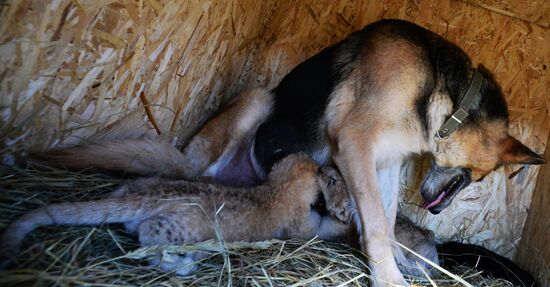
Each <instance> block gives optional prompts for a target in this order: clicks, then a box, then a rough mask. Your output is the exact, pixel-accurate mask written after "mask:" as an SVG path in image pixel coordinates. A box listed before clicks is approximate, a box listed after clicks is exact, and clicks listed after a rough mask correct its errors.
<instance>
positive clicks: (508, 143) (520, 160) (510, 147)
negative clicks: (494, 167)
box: [499, 136, 546, 164]
mask: <svg viewBox="0 0 550 287" xmlns="http://www.w3.org/2000/svg"><path fill="white" fill-rule="evenodd" d="M499 148H500V162H501V163H503V164H543V163H545V162H546V160H545V159H544V158H543V157H542V156H540V155H538V154H536V153H535V152H534V151H532V150H531V149H529V148H528V147H526V146H525V145H524V144H522V143H521V142H520V141H518V140H517V139H515V138H514V137H512V136H507V137H506V138H505V139H503V140H502V141H501V142H500V145H499Z"/></svg>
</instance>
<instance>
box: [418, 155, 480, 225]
mask: <svg viewBox="0 0 550 287" xmlns="http://www.w3.org/2000/svg"><path fill="white" fill-rule="evenodd" d="M471 182H472V177H471V173H470V170H469V169H467V168H462V167H442V166H439V165H437V164H436V163H435V162H433V163H432V167H431V168H430V170H429V171H428V174H427V175H426V177H425V178H424V181H423V182H422V186H421V187H420V193H421V194H422V198H423V199H424V201H425V202H424V204H422V207H423V208H425V209H428V210H429V211H430V212H431V213H433V214H438V213H440V212H441V211H442V210H443V209H445V208H446V207H447V206H449V204H451V202H452V201H453V199H454V197H455V196H456V195H457V194H458V192H460V191H461V190H463V189H464V188H465V187H466V186H468V185H469V184H470V183H471Z"/></svg>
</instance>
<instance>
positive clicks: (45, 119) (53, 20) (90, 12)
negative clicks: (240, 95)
mask: <svg viewBox="0 0 550 287" xmlns="http://www.w3.org/2000/svg"><path fill="white" fill-rule="evenodd" d="M273 3H274V2H268V1H255V0H235V1H233V0H229V1H219V0H212V1H199V0H195V1H178V0H162V1H159V0H139V1H133V0H126V1H113V0H102V1H83V0H78V1H77V0H72V1H71V0H55V1H38V0H35V1H31V0H13V1H7V2H6V3H3V4H2V5H0V9H1V10H0V19H2V20H1V21H0V71H1V72H0V94H1V99H0V105H1V106H0V115H1V123H2V132H1V133H0V136H1V143H0V147H2V146H9V147H7V148H6V147H4V148H3V149H0V150H3V151H4V152H5V151H7V150H13V149H15V148H22V147H24V148H28V147H32V148H35V149H39V148H46V147H51V146H53V145H60V144H74V143H76V142H79V141H80V140H82V139H92V140H95V139H100V138H120V137H137V136H142V135H144V134H145V135H156V134H157V133H160V134H162V136H163V137H165V138H168V139H170V140H173V141H177V140H178V139H179V138H177V136H178V135H180V138H181V135H189V134H190V131H191V130H193V129H195V128H197V127H198V126H199V125H200V124H201V122H203V121H204V120H206V119H207V118H208V117H209V116H210V115H211V114H212V113H213V112H214V111H215V110H217V108H218V105H219V103H220V101H222V100H224V97H226V98H227V97H229V96H231V95H233V94H234V93H235V90H236V89H238V88H239V87H238V86H239V83H240V79H241V78H242V77H244V76H245V74H246V68H247V67H248V65H249V64H250V62H251V59H252V57H253V55H254V53H253V52H254V48H255V46H256V43H255V39H256V38H257V36H258V34H259V33H260V32H261V29H262V27H264V26H265V25H264V22H265V21H267V18H268V16H269V14H270V11H272V6H273V5H272V4H273Z"/></svg>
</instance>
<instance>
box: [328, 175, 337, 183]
mask: <svg viewBox="0 0 550 287" xmlns="http://www.w3.org/2000/svg"><path fill="white" fill-rule="evenodd" d="M328 184H330V185H335V184H336V179H335V178H334V177H331V178H330V179H329V181H328Z"/></svg>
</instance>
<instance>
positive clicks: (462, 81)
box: [42, 20, 544, 286]
mask: <svg viewBox="0 0 550 287" xmlns="http://www.w3.org/2000/svg"><path fill="white" fill-rule="evenodd" d="M300 151H302V152H306V153H307V154H309V155H310V156H311V157H312V158H313V159H314V160H315V161H316V162H317V163H318V164H319V165H329V164H334V165H336V167H337V168H338V169H339V170H340V172H341V173H342V174H343V176H344V180H345V182H346V185H347V186H348V188H349V190H350V192H351V194H352V195H353V198H354V200H355V204H356V206H357V209H358V216H357V217H358V218H357V219H356V221H357V223H358V226H359V229H360V230H359V232H360V234H361V240H360V241H361V247H362V249H363V251H365V252H366V253H367V254H368V255H369V256H370V267H371V272H372V274H373V275H374V277H375V278H376V279H373V283H374V284H377V285H378V286H387V285H392V284H398V285H407V283H406V282H405V280H404V279H403V276H402V274H401V272H400V271H399V270H398V267H397V264H396V259H397V260H398V261H401V260H403V255H402V252H401V250H400V249H399V248H394V249H392V246H391V244H390V242H391V241H392V240H393V239H394V238H395V237H394V234H393V230H394V224H395V218H396V212H397V200H398V189H399V184H398V178H399V169H400V165H401V163H402V161H403V160H404V158H405V157H406V156H407V155H409V154H411V153H422V152H426V153H431V154H432V155H433V156H434V162H433V166H432V168H431V169H430V171H429V172H428V174H427V176H426V177H425V179H424V182H423V184H422V186H421V193H422V196H423V198H424V200H425V201H426V203H425V204H424V207H425V208H427V209H429V211H430V212H432V213H434V214H436V213H439V212H440V211H442V210H443V209H444V208H445V207H447V206H448V205H449V204H450V203H451V201H452V200H453V198H454V197H455V196H456V195H457V193H458V192H459V191H460V190H462V189H464V188H465V187H466V186H468V185H469V184H470V183H471V182H473V181H479V180H481V179H482V178H483V177H484V176H485V175H486V174H488V173H489V172H491V171H492V170H494V169H495V168H497V167H499V166H500V165H503V164H541V163H543V162H544V159H543V158H542V157H541V156H539V155H537V154H536V153H534V152H533V151H531V150H530V149H529V148H527V147H526V146H524V145H523V144H522V143H520V142H519V141H518V140H516V139H515V138H513V137H511V136H509V135H508V111H507V106H506V102H505V100H504V97H503V95H502V92H501V90H500V88H499V86H498V84H497V83H496V82H495V80H494V78H493V76H492V75H491V73H490V72H489V71H488V70H487V69H486V68H484V67H483V66H481V65H479V66H477V67H475V66H474V65H473V64H472V61H471V60H470V58H469V57H468V56H467V55H466V54H465V53H464V52H463V51H462V50H461V49H460V48H459V47H457V46H456V45H454V44H452V43H450V42H448V41H446V40H445V39H443V38H441V37H440V36H438V35H436V34H434V33H433V32H430V31H428V30H426V29H423V28H421V27H419V26H417V25H415V24H412V23H409V22H406V21H401V20H382V21H378V22H375V23H372V24H370V25H368V26H366V27H365V28H363V29H362V30H360V31H357V32H355V33H353V34H351V35H350V36H349V37H347V38H346V39H344V40H343V41H341V42H339V43H337V44H334V45H333V46H330V47H328V48H326V49H324V50H322V51H321V52H319V53H318V54H316V55H315V56H313V57H311V58H310V59H308V60H306V61H305V62H303V63H301V64H299V65H298V66H296V67H295V68H294V69H293V70H292V71H291V72H290V73H289V74H287V75H286V76H285V77H284V78H283V80H282V81H281V82H280V83H279V85H278V86H277V87H276V88H274V89H273V90H271V91H265V90H261V89H257V90H251V91H247V92H244V93H242V94H241V95H239V96H238V97H236V98H235V100H234V101H233V102H232V103H231V104H230V105H229V106H227V107H226V108H225V109H223V110H222V111H221V112H220V113H219V114H218V115H217V116H215V117H214V118H212V119H211V120H210V121H208V122H207V123H206V125H205V126H204V127H203V128H202V129H201V130H200V131H199V133H198V134H197V135H195V137H193V138H192V139H191V141H190V142H189V144H187V145H186V146H185V147H184V148H183V149H182V151H181V152H180V151H179V150H177V149H175V148H173V147H171V146H169V145H167V144H156V143H152V142H148V141H118V142H111V143H104V144H91V145H85V146H80V147H73V148H67V149H61V150H54V151H51V152H49V153H46V154H43V155H42V158H44V159H46V160H49V161H50V162H54V163H55V162H57V163H61V164H64V165H66V166H69V167H76V168H78V167H90V166H94V167H98V168H103V169H107V170H120V171H124V172H128V173H134V174H139V175H161V176H166V177H176V178H186V179H195V180H201V179H204V178H210V179H213V180H214V181H216V182H219V183H223V184H227V185H234V186H248V185H255V184H257V183H259V182H262V181H263V180H264V179H265V177H266V174H267V173H268V172H269V171H270V169H271V167H272V166H273V164H274V163H275V162H276V161H278V160H280V159H281V158H283V157H285V156H287V155H289V154H292V153H296V152H300ZM394 256H395V257H394Z"/></svg>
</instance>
